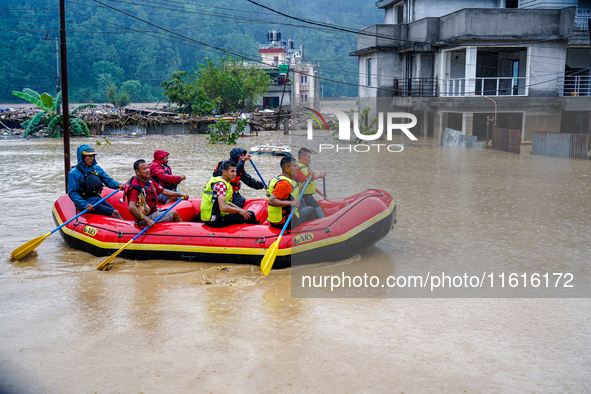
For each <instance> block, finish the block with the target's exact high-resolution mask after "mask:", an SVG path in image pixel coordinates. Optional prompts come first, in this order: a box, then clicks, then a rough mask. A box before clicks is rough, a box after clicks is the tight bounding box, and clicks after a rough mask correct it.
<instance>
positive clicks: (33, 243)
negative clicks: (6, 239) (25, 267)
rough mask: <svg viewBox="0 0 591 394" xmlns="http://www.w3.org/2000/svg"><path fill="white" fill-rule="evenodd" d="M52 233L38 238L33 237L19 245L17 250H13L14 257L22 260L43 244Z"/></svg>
mask: <svg viewBox="0 0 591 394" xmlns="http://www.w3.org/2000/svg"><path fill="white" fill-rule="evenodd" d="M50 235H51V233H47V234H45V235H42V236H40V237H37V238H33V239H32V240H30V241H29V242H27V243H26V244H24V245H21V246H19V247H18V248H16V249H15V250H13V251H12V258H13V259H15V260H20V259H22V258H23V257H25V256H26V255H28V254H29V253H31V252H32V251H33V250H35V248H36V247H37V246H39V245H40V244H41V242H43V241H44V240H45V238H47V237H49V236H50Z"/></svg>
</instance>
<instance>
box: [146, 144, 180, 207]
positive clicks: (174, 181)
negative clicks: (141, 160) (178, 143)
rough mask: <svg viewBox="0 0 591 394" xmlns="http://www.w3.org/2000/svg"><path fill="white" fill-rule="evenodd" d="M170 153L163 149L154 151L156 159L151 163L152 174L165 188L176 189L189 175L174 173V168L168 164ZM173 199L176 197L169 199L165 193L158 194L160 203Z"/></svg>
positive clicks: (155, 180) (153, 178)
mask: <svg viewBox="0 0 591 394" xmlns="http://www.w3.org/2000/svg"><path fill="white" fill-rule="evenodd" d="M168 155H169V153H168V152H167V151H164V150H162V149H158V150H156V151H155V152H154V161H152V162H151V163H150V176H151V177H152V180H153V181H154V182H156V183H157V184H159V185H160V186H162V187H163V188H164V189H167V190H171V191H176V188H177V186H178V184H179V183H181V182H182V181H184V180H185V179H187V177H186V176H184V175H172V170H171V169H170V166H169V165H168ZM173 201H174V198H170V199H169V198H168V197H166V196H165V195H164V194H159V195H158V202H159V203H160V204H166V203H167V202H173Z"/></svg>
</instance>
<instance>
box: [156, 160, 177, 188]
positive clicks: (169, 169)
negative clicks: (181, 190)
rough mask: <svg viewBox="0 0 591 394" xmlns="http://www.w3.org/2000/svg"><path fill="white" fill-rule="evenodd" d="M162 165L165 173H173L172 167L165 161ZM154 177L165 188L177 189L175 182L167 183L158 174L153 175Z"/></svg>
mask: <svg viewBox="0 0 591 394" xmlns="http://www.w3.org/2000/svg"><path fill="white" fill-rule="evenodd" d="M160 165H161V166H162V169H163V170H164V173H165V174H166V175H172V169H171V168H170V167H169V166H168V165H166V164H163V163H160ZM152 179H153V180H154V182H156V183H157V184H159V185H160V186H162V187H163V188H165V189H168V190H176V184H174V183H166V182H164V181H163V180H162V179H160V178H158V177H157V176H156V175H152Z"/></svg>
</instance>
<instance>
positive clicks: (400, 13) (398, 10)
mask: <svg viewBox="0 0 591 394" xmlns="http://www.w3.org/2000/svg"><path fill="white" fill-rule="evenodd" d="M394 12H395V14H396V23H397V24H401V23H404V5H402V4H401V5H399V6H396V7H394Z"/></svg>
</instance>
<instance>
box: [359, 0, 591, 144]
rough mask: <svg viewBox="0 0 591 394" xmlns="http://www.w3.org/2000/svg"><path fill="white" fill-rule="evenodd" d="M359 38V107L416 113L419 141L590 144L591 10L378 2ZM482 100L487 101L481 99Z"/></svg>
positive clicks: (518, 3) (421, 0)
mask: <svg viewBox="0 0 591 394" xmlns="http://www.w3.org/2000/svg"><path fill="white" fill-rule="evenodd" d="M376 5H377V7H379V8H382V9H384V11H385V23H383V24H377V25H373V26H370V27H368V28H366V29H363V30H361V31H360V32H359V34H358V38H357V50H356V51H355V52H352V53H351V55H352V56H357V57H358V58H359V84H360V85H362V86H360V87H359V107H360V109H361V108H363V107H372V108H373V109H374V111H376V112H378V111H380V112H386V111H390V112H392V111H394V112H411V113H413V114H415V115H416V116H417V118H418V120H419V123H418V125H417V126H416V127H415V129H414V132H415V133H416V134H420V135H425V136H434V137H437V136H439V137H441V134H442V132H443V130H444V129H445V128H446V127H451V128H454V129H458V130H463V131H464V132H465V133H466V134H470V135H476V136H478V139H480V140H484V139H485V137H486V135H487V129H488V125H489V123H490V122H491V120H496V122H497V125H498V126H499V127H502V128H509V129H517V130H521V139H522V140H531V138H532V133H533V132H534V131H552V132H569V133H583V134H589V132H590V129H591V125H590V122H591V119H590V117H589V112H590V110H591V80H590V72H589V68H590V67H591V56H590V51H589V31H588V24H587V21H588V18H589V17H591V0H578V1H577V0H560V1H559V0H556V1H544V0H446V1H441V0H379V1H377V2H376ZM483 96H484V97H483Z"/></svg>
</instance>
